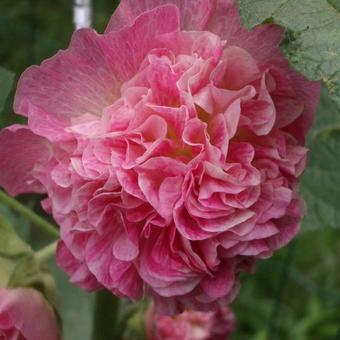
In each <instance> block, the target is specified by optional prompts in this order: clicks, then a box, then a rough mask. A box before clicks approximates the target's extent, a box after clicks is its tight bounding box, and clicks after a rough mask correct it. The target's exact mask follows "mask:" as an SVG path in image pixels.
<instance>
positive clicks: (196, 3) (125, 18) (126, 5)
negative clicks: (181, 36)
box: [106, 0, 214, 33]
mask: <svg viewBox="0 0 340 340" xmlns="http://www.w3.org/2000/svg"><path fill="white" fill-rule="evenodd" d="M213 3H214V1H212V0H185V1H182V0H143V1H140V0H122V1H121V2H120V5H119V6H118V8H117V10H116V11H115V12H114V14H113V15H112V17H111V20H110V22H109V24H108V26H107V28H106V33H108V32H111V31H118V30H120V29H122V28H123V27H126V26H131V25H132V24H133V23H134V21H135V20H136V18H137V17H138V16H139V15H141V14H142V13H145V12H146V11H148V10H151V9H153V8H156V7H158V6H162V5H166V4H174V5H176V6H177V7H178V9H179V13H180V16H181V28H182V29H183V30H188V31H189V30H191V31H194V30H197V31H200V30H202V29H204V27H205V24H206V22H207V20H208V19H209V17H210V15H212V13H213V12H212V11H213ZM166 17H167V15H166V14H165V16H164V18H166Z"/></svg>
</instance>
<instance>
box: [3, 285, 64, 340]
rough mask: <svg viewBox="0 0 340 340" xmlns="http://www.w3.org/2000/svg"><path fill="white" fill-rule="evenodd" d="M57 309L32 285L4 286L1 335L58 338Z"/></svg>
mask: <svg viewBox="0 0 340 340" xmlns="http://www.w3.org/2000/svg"><path fill="white" fill-rule="evenodd" d="M58 334H59V331H58V326H57V322H56V319H55V315H54V312H53V309H52V308H51V307H50V306H49V305H48V304H47V302H46V301H45V300H44V298H43V296H42V295H41V294H40V293H39V292H37V291H36V290H34V289H31V288H18V289H4V288H0V339H3V340H7V339H8V340H12V339H13V340H14V339H20V340H46V339H48V340H58V339H59V335H58Z"/></svg>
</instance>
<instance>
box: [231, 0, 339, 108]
mask: <svg viewBox="0 0 340 340" xmlns="http://www.w3.org/2000/svg"><path fill="white" fill-rule="evenodd" d="M238 3H239V7H240V12H241V16H242V18H243V21H244V24H245V25H246V26H247V27H248V28H251V27H253V26H255V25H257V24H261V23H262V22H264V21H274V22H276V23H278V24H279V25H282V26H283V27H285V28H286V29H287V31H286V33H287V34H286V40H285V41H284V43H283V45H282V47H283V49H284V51H285V53H286V55H287V56H288V58H289V60H290V61H291V63H292V64H293V65H294V66H295V67H296V68H297V69H298V70H300V71H301V72H302V73H304V74H305V75H306V76H307V77H309V78H310V79H314V80H319V79H321V80H322V81H323V82H324V83H325V84H326V86H327V87H328V89H329V91H330V94H331V96H332V97H333V99H334V100H336V101H338V102H339V103H340V5H339V1H338V0H328V1H327V0H298V1H297V0H238Z"/></svg>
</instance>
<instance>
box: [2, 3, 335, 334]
mask: <svg viewBox="0 0 340 340" xmlns="http://www.w3.org/2000/svg"><path fill="white" fill-rule="evenodd" d="M297 1H298V0H297ZM116 2H117V1H112V0H94V11H95V16H94V26H95V28H96V29H97V30H98V31H99V32H102V31H103V30H104V27H105V24H106V23H107V21H108V19H109V17H110V15H111V13H112V12H113V10H114V8H115V6H116ZM72 31H73V24H72V1H71V0H53V1H52V0H15V1H14V0H1V1H0V66H2V67H5V68H7V69H9V70H11V71H13V72H15V74H16V77H18V76H19V75H20V73H21V72H22V71H23V70H24V69H25V68H26V67H28V66H29V65H31V64H38V63H40V62H41V61H42V60H43V59H45V58H47V57H49V56H51V55H53V54H54V53H55V52H56V51H57V50H58V49H61V48H66V47H67V45H68V42H69V40H70V37H71V34H72ZM12 95H13V94H12ZM12 100H13V96H11V97H10V98H9V100H8V101H7V105H6V109H5V112H4V113H2V114H1V115H0V126H1V127H4V126H7V125H9V124H11V123H13V122H17V121H20V119H19V118H18V117H16V116H15V115H14V114H13V113H12V110H11V103H12ZM335 111H337V108H336V106H335V105H333V104H332V103H331V102H330V100H329V99H328V97H327V93H326V91H323V94H322V100H321V104H320V108H319V114H321V113H324V112H332V113H334V114H339V112H335ZM312 134H313V132H312ZM310 147H311V152H313V148H315V147H316V146H315V145H314V144H311V145H310ZM339 171H340V170H339ZM306 176H308V173H307V174H306ZM39 199H40V197H37V196H30V195H25V196H23V197H21V198H20V200H21V201H22V202H24V203H25V204H26V205H27V206H29V207H30V208H32V209H35V210H36V211H37V212H39V213H41V214H42V211H41V209H40V206H39ZM339 206H340V203H339ZM310 209H311V208H310ZM311 213H313V211H311ZM0 214H1V215H3V216H5V217H6V218H7V219H8V220H10V221H11V222H12V224H13V225H14V226H15V228H16V230H17V231H18V232H19V234H20V235H21V236H22V237H24V238H25V239H27V240H29V241H30V243H31V244H33V246H34V247H40V246H42V245H44V244H45V243H47V242H48V241H49V240H48V239H45V238H44V237H43V236H42V235H40V234H37V233H36V232H35V231H34V230H33V229H31V228H30V225H29V223H28V222H27V221H25V220H23V219H22V218H20V217H18V216H16V215H15V214H14V213H13V212H11V211H10V210H9V209H7V208H6V207H4V206H1V205H0ZM47 218H48V217H47ZM309 221H311V219H308V217H307V219H306V221H305V223H304V225H303V227H302V231H301V233H300V235H299V236H298V237H297V239H296V240H295V241H294V242H293V243H292V244H291V245H290V246H288V247H287V248H285V249H283V250H281V251H279V252H278V253H277V254H276V255H275V256H274V257H273V258H272V259H270V260H267V261H262V262H261V263H259V265H258V270H257V273H256V275H253V276H242V279H241V281H242V288H241V294H240V296H239V297H238V299H237V300H236V301H235V303H234V304H233V305H232V308H233V309H234V311H235V312H236V316H237V320H238V326H237V330H236V332H235V333H234V334H233V336H232V338H231V339H233V340H241V339H242V340H248V339H250V340H265V339H266V340H275V339H278V340H328V339H330V340H339V339H340V332H339V329H340V328H339V326H340V266H339V259H340V237H339V236H340V226H338V225H335V227H334V226H333V227H332V228H331V227H327V226H326V225H323V223H322V220H321V221H319V223H318V224H317V225H315V224H313V225H312V224H311V223H309ZM51 269H52V270H53V271H54V273H55V275H56V277H57V284H58V289H59V294H60V302H61V316H62V319H63V329H64V339H65V340H88V339H90V335H91V327H92V307H93V296H92V295H90V294H85V293H83V292H82V291H81V290H80V289H78V288H77V287H74V286H71V285H70V284H68V282H67V278H66V276H65V275H64V274H62V273H61V272H60V271H59V270H58V269H57V268H56V267H55V265H54V264H53V263H51ZM132 337H133V336H132V335H131V340H132ZM136 339H138V338H136ZM46 340H48V339H46ZM108 340H110V339H108ZM129 340H130V338H129Z"/></svg>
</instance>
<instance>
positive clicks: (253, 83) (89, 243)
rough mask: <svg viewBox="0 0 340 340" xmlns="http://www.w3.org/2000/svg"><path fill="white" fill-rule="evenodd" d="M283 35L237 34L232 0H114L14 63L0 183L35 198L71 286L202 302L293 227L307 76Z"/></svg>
mask: <svg viewBox="0 0 340 340" xmlns="http://www.w3.org/2000/svg"><path fill="white" fill-rule="evenodd" d="M282 35H283V30H282V29H281V28H280V27H278V26H276V25H273V24H268V25H261V26H258V27H256V28H255V29H254V30H252V31H251V32H248V31H247V30H245V29H244V28H243V27H241V24H240V19H239V15H238V10H237V7H236V4H235V1H233V0H185V1H182V0H181V1H180V0H166V1H161V0H145V1H139V0H123V1H121V3H120V6H119V7H118V9H117V11H116V12H115V13H114V14H113V17H112V19H111V21H110V23H109V25H108V28H107V30H106V32H105V34H103V35H99V34H97V33H96V32H95V31H93V30H91V29H83V30H79V31H77V32H75V33H74V36H73V38H72V41H71V44H70V46H69V48H68V49H67V50H65V51H61V52H59V53H58V54H57V55H56V56H54V57H52V58H51V59H48V60H46V61H44V62H43V63H42V64H41V65H40V66H33V67H31V68H29V69H28V70H27V71H25V73H24V74H23V75H22V77H21V79H20V81H19V84H18V88H17V93H16V98H15V104H14V109H15V111H16V112H17V113H19V114H21V115H23V116H25V117H27V119H28V123H27V125H15V126H12V127H9V128H7V129H5V130H3V131H2V132H1V134H0V168H1V173H0V184H1V185H2V186H4V187H5V188H6V189H7V190H8V191H9V192H10V193H11V194H13V195H17V194H20V193H23V192H28V191H32V192H40V193H47V194H48V198H46V199H45V200H44V201H43V207H44V208H45V210H46V211H48V212H50V213H52V214H53V216H54V218H55V220H56V221H57V222H58V223H59V225H60V232H61V241H60V243H59V247H58V252H57V255H58V262H59V265H60V266H61V267H62V268H63V269H64V270H65V271H66V272H67V273H69V275H70V277H71V281H72V282H74V283H76V284H78V285H80V286H81V287H83V288H84V289H86V290H89V291H91V290H96V289H100V288H102V287H105V288H106V289H109V290H111V291H112V292H113V293H114V294H116V295H119V296H124V297H128V298H130V299H139V298H140V297H142V296H143V295H145V294H149V295H152V296H153V297H154V299H155V301H156V304H157V308H159V309H161V310H162V311H163V312H165V311H167V312H169V313H174V312H179V311H181V310H183V308H190V309H199V310H201V311H204V310H213V309H216V308H218V307H219V306H220V305H225V304H227V303H229V302H230V301H231V300H232V299H233V298H234V297H235V295H236V294H237V290H238V287H239V283H238V274H239V272H241V271H247V272H250V271H252V270H253V269H254V264H255V262H256V260H257V259H259V258H267V257H270V256H271V255H272V253H273V252H274V251H275V250H276V249H279V248H281V247H282V246H284V245H285V244H287V243H288V242H289V241H290V240H291V239H292V238H293V237H294V236H295V235H296V233H297V232H298V229H299V225H300V222H301V219H302V217H303V214H304V211H303V203H302V201H301V199H300V197H299V194H298V182H299V176H300V175H301V173H302V172H303V170H304V169H305V165H306V154H307V149H306V148H305V147H304V140H305V136H306V133H307V131H308V129H309V128H310V126H311V124H312V121H313V117H314V113H315V108H316V105H317V102H318V97H319V90H320V86H319V84H318V83H313V82H310V81H307V80H306V79H305V78H304V77H303V76H302V75H300V74H298V73H296V72H295V71H293V70H292V69H291V68H290V66H289V64H288V62H287V60H286V59H285V58H284V56H283V55H282V53H281V52H280V49H279V48H278V45H279V43H280V41H281V40H282Z"/></svg>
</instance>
